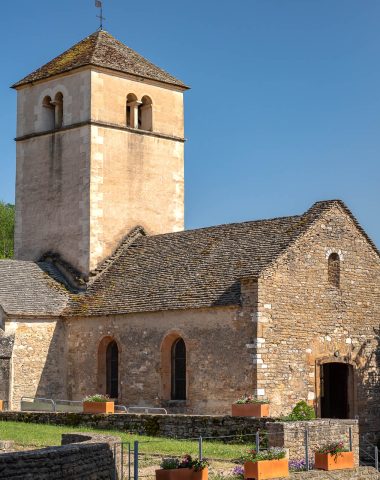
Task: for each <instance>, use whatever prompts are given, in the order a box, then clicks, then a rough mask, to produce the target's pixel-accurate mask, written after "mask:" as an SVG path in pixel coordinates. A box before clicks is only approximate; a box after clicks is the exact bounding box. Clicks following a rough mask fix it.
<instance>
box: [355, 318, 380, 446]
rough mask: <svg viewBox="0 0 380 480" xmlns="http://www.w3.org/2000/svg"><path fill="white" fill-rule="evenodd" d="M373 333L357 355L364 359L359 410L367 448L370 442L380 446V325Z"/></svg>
mask: <svg viewBox="0 0 380 480" xmlns="http://www.w3.org/2000/svg"><path fill="white" fill-rule="evenodd" d="M373 334H374V336H373V341H372V342H371V341H369V340H368V341H367V342H365V344H364V345H363V346H362V347H361V349H360V351H359V352H358V355H357V357H358V358H361V359H363V362H362V363H361V364H359V365H358V367H359V368H358V370H359V377H360V385H359V388H358V395H359V399H358V400H359V409H358V411H359V429H360V437H361V440H363V448H365V449H366V448H367V447H368V448H369V444H372V445H377V446H378V447H379V448H380V416H379V409H380V325H379V327H378V328H373ZM362 407H365V408H362ZM363 410H364V411H365V413H364V415H361V414H360V412H362V411H363ZM372 454H373V452H372Z"/></svg>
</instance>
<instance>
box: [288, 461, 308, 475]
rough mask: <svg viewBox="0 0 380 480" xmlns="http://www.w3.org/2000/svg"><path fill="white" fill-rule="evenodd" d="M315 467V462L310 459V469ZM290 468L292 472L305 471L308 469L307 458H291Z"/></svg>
mask: <svg viewBox="0 0 380 480" xmlns="http://www.w3.org/2000/svg"><path fill="white" fill-rule="evenodd" d="M312 469H313V464H312V462H311V461H309V470H312ZM289 470H290V471H291V472H304V471H306V470H307V468H306V460H305V459H304V458H301V459H293V460H289Z"/></svg>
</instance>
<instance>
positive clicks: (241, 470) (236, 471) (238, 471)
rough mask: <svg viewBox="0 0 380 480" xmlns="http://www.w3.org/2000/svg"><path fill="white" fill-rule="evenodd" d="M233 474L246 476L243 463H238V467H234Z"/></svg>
mask: <svg viewBox="0 0 380 480" xmlns="http://www.w3.org/2000/svg"><path fill="white" fill-rule="evenodd" d="M232 475H235V476H237V477H241V478H243V477H244V467H243V465H236V467H234V468H233V470H232Z"/></svg>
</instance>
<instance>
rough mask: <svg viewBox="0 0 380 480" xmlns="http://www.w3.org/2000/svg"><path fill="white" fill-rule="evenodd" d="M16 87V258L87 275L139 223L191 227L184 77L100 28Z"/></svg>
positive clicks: (151, 227)
mask: <svg viewBox="0 0 380 480" xmlns="http://www.w3.org/2000/svg"><path fill="white" fill-rule="evenodd" d="M13 87H14V88H15V89H17V93H18V95H17V138H16V141H17V176H16V231H15V257H16V258H17V259H23V260H38V259H40V258H41V256H42V255H44V254H46V253H47V252H49V253H55V254H59V255H60V256H61V257H62V259H63V260H65V261H67V262H68V263H70V264H71V265H72V266H73V267H74V268H75V269H76V270H78V271H79V272H80V273H81V274H82V276H83V277H84V278H86V277H87V276H88V274H89V272H91V271H92V270H94V269H95V268H96V267H97V266H98V265H99V264H100V263H101V262H102V261H103V260H104V259H105V258H107V257H108V256H109V255H110V254H111V253H112V252H113V251H114V250H115V248H116V247H117V246H118V244H119V243H120V241H121V240H122V239H123V237H124V236H125V235H126V234H127V233H128V232H129V231H130V230H131V229H132V228H133V227H135V226H136V225H141V226H143V227H144V229H145V230H146V232H147V233H148V234H159V233H166V232H174V231H179V230H182V229H183V227H184V125H183V92H184V91H185V90H186V89H187V87H186V86H185V85H184V84H183V83H182V82H181V81H179V80H177V79H176V78H174V77H173V76H171V75H169V74H168V73H166V72H165V71H163V70H161V69H160V68H158V67H156V66H155V65H153V64H152V63H150V62H149V61H147V60H146V59H144V58H143V57H142V56H140V55H139V54H137V53H136V52H135V51H133V50H131V49H130V48H128V47H127V46H125V45H123V44H122V43H120V42H119V41H117V40H116V39H115V38H114V37H112V35H110V34H109V33H107V32H105V31H99V32H96V33H94V34H92V35H90V36H89V37H87V38H85V39H84V40H82V41H81V42H79V43H78V44H76V45H74V46H73V47H72V48H70V49H69V50H67V51H66V52H64V53H63V54H62V55H60V56H58V57H56V58H55V59H54V60H52V61H51V62H49V63H47V64H46V65H44V66H43V67H41V68H39V69H38V70H36V71H35V72H33V73H32V74H30V75H28V76H27V77H25V78H24V79H23V80H21V81H20V82H18V83H16V84H15V85H13Z"/></svg>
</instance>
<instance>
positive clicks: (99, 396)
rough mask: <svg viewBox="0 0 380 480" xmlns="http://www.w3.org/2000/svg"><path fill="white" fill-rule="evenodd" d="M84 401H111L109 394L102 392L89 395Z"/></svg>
mask: <svg viewBox="0 0 380 480" xmlns="http://www.w3.org/2000/svg"><path fill="white" fill-rule="evenodd" d="M83 401H84V402H109V401H110V398H109V396H108V395H102V394H100V393H95V395H89V396H87V397H86V398H84V399H83Z"/></svg>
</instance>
